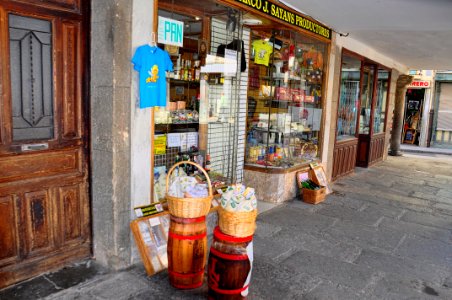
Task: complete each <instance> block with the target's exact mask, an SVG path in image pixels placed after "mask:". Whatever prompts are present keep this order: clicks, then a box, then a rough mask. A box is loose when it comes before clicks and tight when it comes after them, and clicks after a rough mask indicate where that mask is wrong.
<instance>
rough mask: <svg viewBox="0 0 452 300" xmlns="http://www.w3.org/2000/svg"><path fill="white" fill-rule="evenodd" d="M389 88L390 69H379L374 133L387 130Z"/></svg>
mask: <svg viewBox="0 0 452 300" xmlns="http://www.w3.org/2000/svg"><path fill="white" fill-rule="evenodd" d="M388 89H389V71H387V70H384V69H379V70H378V79H377V102H376V103H375V109H374V134H377V133H382V132H384V131H385V117H386V105H387V101H386V100H387V98H388Z"/></svg>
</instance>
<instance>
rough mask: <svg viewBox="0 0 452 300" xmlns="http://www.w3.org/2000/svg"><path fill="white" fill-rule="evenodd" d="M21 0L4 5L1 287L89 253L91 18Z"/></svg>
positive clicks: (0, 14) (0, 40) (0, 31)
mask: <svg viewBox="0 0 452 300" xmlns="http://www.w3.org/2000/svg"><path fill="white" fill-rule="evenodd" d="M21 2H23V1H2V2H1V4H0V124H1V127H0V288H2V287H4V286H7V285H10V284H12V283H15V282H18V281H21V280H24V279H26V278H30V277H32V276H35V275H38V274H40V273H43V272H46V271H49V270H51V269H54V268H57V267H60V266H62V265H63V264H66V263H68V262H70V261H74V260H77V259H81V258H83V257H87V256H89V255H90V253H91V241H90V212H89V197H88V175H89V172H88V153H89V152H88V145H87V141H88V139H87V130H86V122H85V113H84V112H85V109H86V105H87V103H86V101H85V100H84V98H85V97H84V94H85V90H86V89H87V85H86V84H85V83H84V81H83V77H84V74H86V71H87V68H86V63H85V60H86V53H87V51H86V49H85V42H84V41H85V40H86V39H87V36H86V35H85V32H84V24H86V23H85V22H84V17H86V16H83V14H82V13H80V6H79V1H77V0H75V1H56V0H55V1H52V2H51V4H45V5H44V4H42V3H46V1H42V2H40V3H41V4H36V5H34V4H26V5H24V4H23V3H21ZM49 2H50V1H49ZM58 2H61V3H62V4H64V5H60V6H59V4H58ZM31 3H33V2H31ZM61 3H60V4H61ZM71 3H72V4H74V6H73V8H72V9H73V12H71V7H70V5H69V4H71ZM68 5H69V6H68ZM75 8H76V9H75ZM74 9H75V10H74Z"/></svg>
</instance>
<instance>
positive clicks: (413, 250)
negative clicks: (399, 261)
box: [396, 236, 452, 271]
mask: <svg viewBox="0 0 452 300" xmlns="http://www.w3.org/2000/svg"><path fill="white" fill-rule="evenodd" d="M396 254H397V255H400V256H403V257H409V258H412V259H415V260H422V261H423V262H424V261H426V262H431V263H432V264H436V265H438V266H443V267H444V268H448V269H449V270H450V271H452V245H451V243H445V242H443V241H438V240H434V239H428V238H424V237H419V236H409V237H407V238H406V239H404V240H403V241H402V243H401V244H400V246H399V247H398V248H397V250H396Z"/></svg>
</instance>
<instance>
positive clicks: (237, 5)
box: [216, 0, 333, 43]
mask: <svg viewBox="0 0 452 300" xmlns="http://www.w3.org/2000/svg"><path fill="white" fill-rule="evenodd" d="M267 1H268V2H269V3H272V4H276V5H278V6H281V7H283V8H284V9H285V10H287V11H290V12H292V13H294V14H296V15H300V16H303V17H304V18H305V19H307V20H309V21H311V22H314V23H316V24H321V25H322V26H324V27H325V28H328V29H330V30H331V38H332V36H333V30H332V29H331V28H330V27H328V26H326V25H324V24H323V23H321V22H318V21H316V20H314V19H313V18H311V17H309V16H306V15H304V14H302V13H300V12H298V11H296V10H294V9H292V8H290V7H288V6H285V5H284V4H282V3H280V2H278V3H277V2H274V1H270V0H267ZM216 2H218V3H220V4H223V5H227V6H230V7H233V8H236V9H240V10H244V11H247V12H250V13H252V14H255V15H258V16H260V17H263V18H265V19H267V20H271V21H273V22H275V23H277V24H280V25H283V26H286V27H287V28H291V29H294V30H296V31H299V32H302V33H303V34H305V35H307V36H309V37H312V38H315V39H317V40H321V41H323V42H326V43H331V40H330V39H327V38H324V37H321V36H318V35H316V34H314V33H312V32H310V31H308V30H306V29H303V28H300V27H298V26H295V25H291V24H288V23H286V22H283V21H281V20H279V19H277V18H275V17H271V16H269V15H267V14H265V13H263V12H260V11H258V10H252V9H250V7H248V6H246V5H244V4H241V3H238V2H236V1H234V0H217V1H216ZM250 27H251V26H250ZM278 28H280V27H278Z"/></svg>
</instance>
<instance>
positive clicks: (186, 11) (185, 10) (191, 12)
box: [154, 0, 205, 17]
mask: <svg viewBox="0 0 452 300" xmlns="http://www.w3.org/2000/svg"><path fill="white" fill-rule="evenodd" d="M157 2H158V0H155V1H154V4H155V3H157ZM158 8H160V9H163V10H166V11H169V12H176V13H178V14H181V15H188V16H197V17H202V16H203V15H204V14H205V13H204V11H203V10H202V5H201V4H200V5H199V8H200V10H197V9H194V8H191V7H187V6H179V5H173V4H171V3H168V2H161V3H160V4H158ZM157 13H158V11H157Z"/></svg>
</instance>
